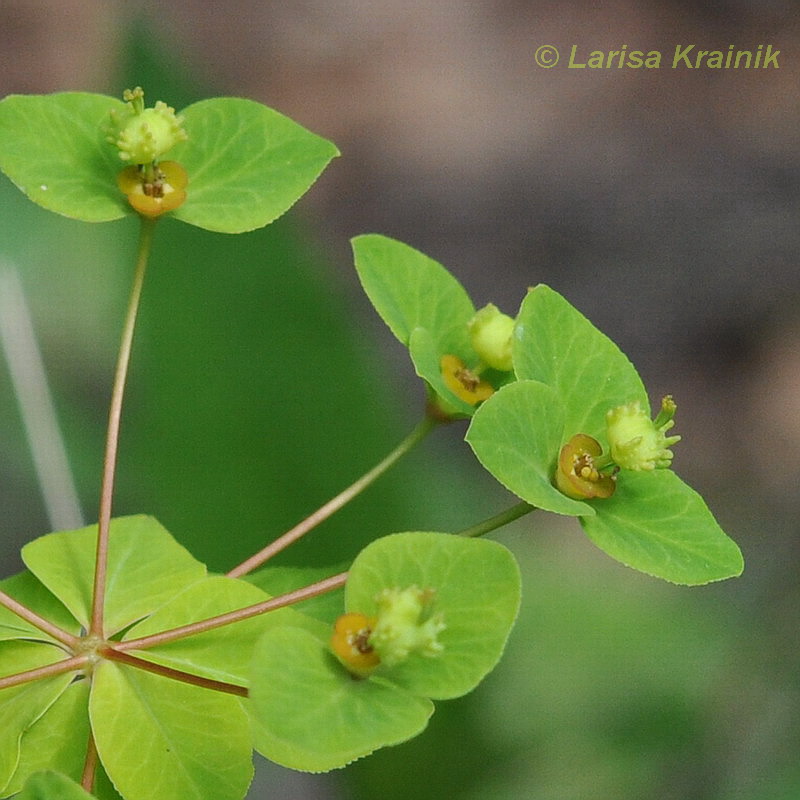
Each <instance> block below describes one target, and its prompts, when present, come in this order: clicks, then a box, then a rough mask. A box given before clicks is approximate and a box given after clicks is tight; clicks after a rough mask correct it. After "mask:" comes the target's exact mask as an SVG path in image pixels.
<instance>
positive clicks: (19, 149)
mask: <svg viewBox="0 0 800 800" xmlns="http://www.w3.org/2000/svg"><path fill="white" fill-rule="evenodd" d="M124 108H125V104H124V103H123V102H122V101H121V100H117V99H115V98H113V97H108V96H106V95H102V94H89V93H87V92H64V93H61V94H51V95H9V96H8V97H6V98H4V99H3V100H2V101H0V169H2V171H3V172H4V173H5V174H6V175H8V177H9V178H11V180H12V181H13V182H14V183H15V184H16V185H17V186H18V187H19V188H20V189H21V190H22V191H23V192H24V193H25V194H26V195H28V197H29V198H30V199H31V200H33V202H34V203H38V204H39V205H40V206H42V207H43V208H46V209H48V210H50V211H55V212H56V213H57V214H63V215H64V216H66V217H72V218H73V219H79V220H83V221H84V222H106V221H108V220H112V219H119V218H120V217H124V216H125V215H126V214H130V213H132V211H131V209H130V207H129V206H128V203H127V201H126V199H125V197H124V195H123V194H122V193H121V192H120V191H119V189H118V188H117V184H116V182H115V176H116V174H117V173H118V172H119V171H120V170H121V169H122V167H123V164H122V162H121V161H120V158H119V155H118V151H117V149H116V148H115V147H113V146H112V145H110V144H108V142H107V141H106V135H107V134H106V129H107V127H108V124H109V111H111V109H117V110H122V109H124Z"/></svg>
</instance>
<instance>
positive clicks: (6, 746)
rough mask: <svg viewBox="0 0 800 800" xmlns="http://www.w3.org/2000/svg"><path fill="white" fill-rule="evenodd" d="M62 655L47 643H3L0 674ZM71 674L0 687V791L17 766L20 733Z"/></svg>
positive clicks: (0, 649) (68, 681) (43, 708)
mask: <svg viewBox="0 0 800 800" xmlns="http://www.w3.org/2000/svg"><path fill="white" fill-rule="evenodd" d="M63 658H64V652H63V651H62V650H59V649H58V648H56V647H53V646H51V645H49V644H41V643H39V642H26V641H10V642H2V643H0V677H4V676H7V675H15V674H17V673H19V672H25V671H26V670H29V669H35V668H36V667H42V666H45V665H47V664H53V663H55V662H57V661H60V660H63ZM72 677H73V676H72V673H65V674H62V675H54V676H51V677H49V678H41V679H39V680H37V681H32V682H29V683H23V684H20V685H18V686H12V687H7V688H5V689H0V790H2V789H4V788H5V787H6V786H8V783H9V781H10V780H11V778H12V777H13V775H14V772H15V771H16V769H17V763H18V759H19V752H20V739H21V737H22V735H23V734H24V733H25V731H26V730H28V728H30V726H31V725H33V723H34V722H36V720H38V719H39V717H41V716H42V715H43V714H44V713H45V712H46V711H47V709H48V708H50V706H51V705H52V704H53V703H54V702H55V701H56V700H57V699H58V697H59V695H60V694H61V693H62V692H63V691H64V690H65V689H66V688H67V686H69V683H70V681H71V680H72ZM4 796H5V795H4Z"/></svg>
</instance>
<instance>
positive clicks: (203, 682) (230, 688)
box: [100, 646, 247, 697]
mask: <svg viewBox="0 0 800 800" xmlns="http://www.w3.org/2000/svg"><path fill="white" fill-rule="evenodd" d="M100 654H101V655H102V656H103V657H104V658H107V659H108V660H109V661H116V662H118V663H119V664H127V665H128V666H129V667H135V668H136V669H141V670H144V671H145V672H152V673H153V674H155V675H161V676H163V677H165V678H171V679H172V680H174V681H181V683H188V684H191V685H192V686H199V687H200V688H202V689H211V690H212V691H215V692H224V693H225V694H234V695H236V696H237V697H247V687H246V686H238V685H237V684H235V683H226V682H225V681H215V680H213V679H212V678H204V677H202V676H201V675H192V673H191V672H184V671H183V670H180V669H174V668H173V667H166V666H164V665H163V664H155V663H153V662H152V661H145V660H144V659H143V658H136V656H131V655H128V654H127V653H123V652H120V650H119V649H118V647H117V646H114V647H111V646H109V647H104V648H103V649H102V650H101V651H100Z"/></svg>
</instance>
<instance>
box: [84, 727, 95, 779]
mask: <svg viewBox="0 0 800 800" xmlns="http://www.w3.org/2000/svg"><path fill="white" fill-rule="evenodd" d="M96 772H97V745H96V744H95V741H94V734H93V733H92V731H91V730H90V731H89V741H88V742H87V743H86V759H85V760H84V762H83V775H81V786H82V787H83V788H84V790H85V791H87V792H89V794H91V793H92V789H94V776H95V774H96Z"/></svg>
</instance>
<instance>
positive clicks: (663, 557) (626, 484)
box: [581, 470, 744, 585]
mask: <svg viewBox="0 0 800 800" xmlns="http://www.w3.org/2000/svg"><path fill="white" fill-rule="evenodd" d="M595 508H596V510H597V514H596V516H594V517H585V518H583V519H582V520H581V524H582V525H583V527H584V530H585V531H586V534H587V535H588V536H589V538H590V539H591V540H592V541H593V542H594V543H595V544H596V545H597V546H598V547H599V548H600V549H601V550H603V551H605V552H606V553H608V554H609V555H610V556H611V557H612V558H615V559H616V560H617V561H621V562H622V563H623V564H626V565H627V566H629V567H633V568H634V569H637V570H639V571H640V572H646V573H648V574H649V575H655V576H656V577H658V578H663V579H664V580H668V581H672V582H673V583H680V584H686V585H699V584H704V583H710V582H711V581H719V580H723V579H725V578H731V577H735V576H736V575H740V574H741V572H742V570H743V568H744V562H743V560H742V554H741V552H740V550H739V548H738V546H737V545H736V543H735V542H734V541H733V540H732V539H730V538H728V536H727V535H726V534H725V533H724V532H723V531H722V529H721V528H720V527H719V525H718V524H717V521H716V520H715V519H714V517H713V515H712V514H711V512H710V511H709V510H708V507H707V506H706V504H705V502H704V501H703V498H702V497H700V495H699V494H697V492H695V491H694V490H693V489H691V488H690V487H689V486H687V485H686V484H685V483H683V481H681V479H680V478H679V477H678V476H677V475H675V473H674V472H671V471H670V470H655V471H653V472H629V471H626V472H624V473H622V474H621V475H620V476H619V478H618V480H617V490H616V492H615V493H614V495H613V496H612V497H610V498H608V499H606V500H602V501H600V502H598V503H597V504H596V506H595Z"/></svg>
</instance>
